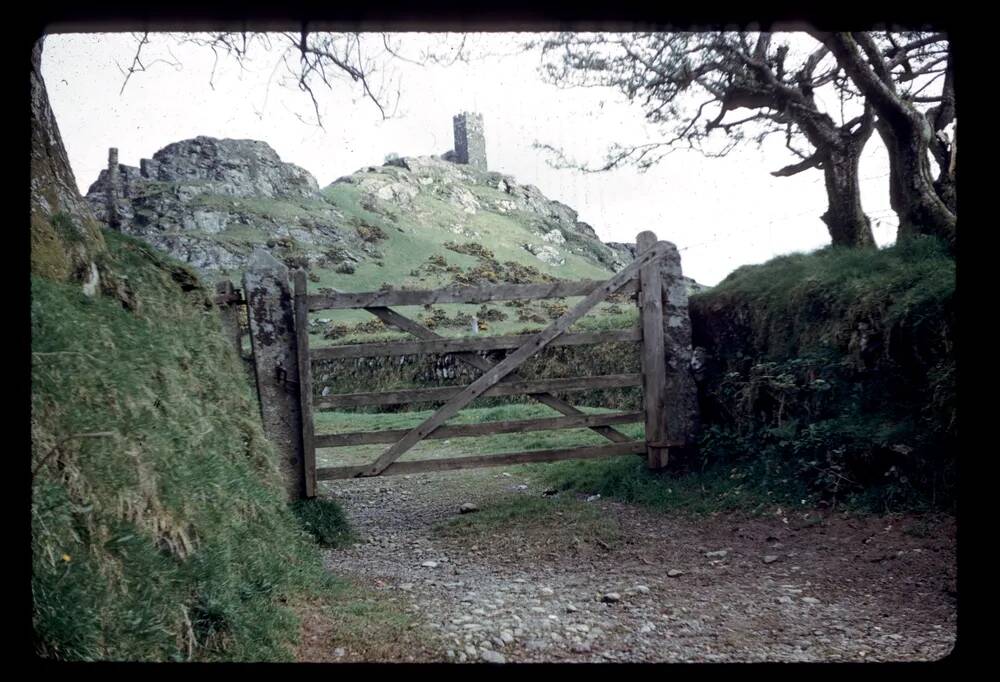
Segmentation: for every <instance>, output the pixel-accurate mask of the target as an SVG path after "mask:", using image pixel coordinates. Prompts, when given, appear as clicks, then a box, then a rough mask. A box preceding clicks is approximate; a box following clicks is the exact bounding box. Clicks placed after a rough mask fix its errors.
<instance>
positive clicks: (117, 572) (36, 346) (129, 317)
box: [31, 232, 402, 661]
mask: <svg viewBox="0 0 1000 682" xmlns="http://www.w3.org/2000/svg"><path fill="white" fill-rule="evenodd" d="M105 237H106V240H107V243H108V249H109V251H108V255H107V257H106V258H107V260H106V261H105V262H104V263H103V265H104V266H106V268H107V271H108V272H110V273H113V276H115V277H117V278H118V279H117V282H118V285H119V286H118V295H117V296H110V295H108V296H98V297H95V298H87V297H86V296H84V295H83V294H82V293H80V291H79V287H76V286H71V285H66V284H61V283H56V282H52V281H50V280H47V279H43V278H39V277H33V278H32V281H31V290H32V300H31V325H32V417H31V429H32V453H31V457H32V500H31V520H32V583H31V588H32V601H33V625H34V647H35V651H36V653H37V654H38V655H40V656H42V657H45V658H54V659H63V660H156V661H162V660H195V661H217V660H242V661H255V660H290V659H292V658H293V657H294V655H295V647H296V644H297V640H298V636H299V626H300V623H299V619H298V617H297V615H296V610H295V608H293V607H295V606H296V605H298V604H301V603H303V602H310V603H325V604H329V605H334V604H336V605H339V608H346V607H347V606H346V605H345V603H343V602H341V601H340V598H339V597H338V596H337V595H342V594H343V593H344V591H345V589H344V588H343V585H342V584H341V583H340V582H338V581H337V580H335V579H333V578H331V577H329V575H328V574H327V573H326V572H325V571H324V570H323V567H322V564H321V561H320V554H319V551H318V548H317V546H316V544H315V543H314V542H313V540H312V538H311V537H310V536H309V535H308V534H307V532H306V531H305V530H304V529H303V525H302V524H301V523H300V522H299V520H297V519H296V517H295V516H294V515H293V513H292V511H291V510H290V509H289V507H288V506H287V505H286V503H285V501H284V499H283V492H282V486H281V485H280V482H279V480H278V471H277V468H276V464H275V460H274V453H273V451H272V450H271V448H270V446H269V444H268V443H267V441H266V440H265V438H264V434H263V432H262V429H261V426H260V421H259V411H258V407H257V405H256V403H255V398H254V397H253V394H252V391H251V387H250V386H249V384H248V382H247V380H246V375H245V373H244V371H243V369H242V367H241V366H240V360H239V359H238V358H237V357H236V355H235V353H234V351H233V349H232V348H231V347H230V346H229V345H228V343H227V341H226V339H225V338H224V337H223V335H222V333H221V331H220V328H219V321H218V317H217V313H216V311H215V310H214V309H213V308H212V306H211V304H210V302H209V299H208V292H207V291H206V290H205V289H203V288H202V287H201V285H200V284H199V283H198V281H197V279H195V278H194V277H193V276H192V275H191V273H190V272H189V271H187V270H185V269H183V268H181V267H180V266H178V265H176V264H174V263H172V262H169V261H167V260H164V259H163V258H162V257H161V256H158V255H156V253H155V252H154V251H152V250H151V249H150V248H149V247H147V246H144V245H142V244H141V243H140V242H138V241H135V240H131V239H128V238H124V237H121V236H120V235H117V234H115V233H110V232H108V233H105ZM326 521H327V528H328V529H329V528H330V527H331V525H330V524H333V525H334V526H336V524H337V523H342V519H341V520H340V521H338V520H337V519H333V520H332V521H331V520H330V519H326ZM351 594H353V595H355V596H356V597H357V598H359V599H360V598H362V596H363V595H361V594H360V593H359V592H358V591H356V590H352V591H351ZM331 608H332V607H331ZM390 624H391V623H390ZM401 629H402V628H401ZM397 634H398V633H397Z"/></svg>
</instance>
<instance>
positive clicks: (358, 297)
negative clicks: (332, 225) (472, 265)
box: [307, 280, 639, 312]
mask: <svg viewBox="0 0 1000 682" xmlns="http://www.w3.org/2000/svg"><path fill="white" fill-rule="evenodd" d="M604 284H605V281H604V280H574V281H567V282H543V283H541V284H491V285H488V286H482V287H450V288H446V289H409V290H408V289H390V290H388V291H363V292H340V293H335V294H311V295H309V296H308V298H307V300H308V302H309V312H315V311H317V310H344V309H351V308H383V307H386V306H406V305H430V304H432V303H486V302H487V301H510V300H527V299H533V298H563V297H568V296H589V295H590V294H591V293H593V291H594V290H595V289H597V288H599V287H601V286H603V285H604ZM638 291H639V283H638V281H636V280H633V281H631V282H627V283H625V284H624V285H622V286H621V287H620V288H619V290H618V293H620V294H627V295H630V296H635V295H636V293H637V292H638Z"/></svg>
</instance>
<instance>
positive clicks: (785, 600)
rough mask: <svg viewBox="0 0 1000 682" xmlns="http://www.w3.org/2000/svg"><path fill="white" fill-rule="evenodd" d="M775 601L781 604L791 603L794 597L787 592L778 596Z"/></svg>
mask: <svg viewBox="0 0 1000 682" xmlns="http://www.w3.org/2000/svg"><path fill="white" fill-rule="evenodd" d="M775 601H777V602H778V603H779V604H791V603H792V598H791V597H789V596H788V595H787V594H783V595H781V596H780V597H778V598H777V599H776V600H775Z"/></svg>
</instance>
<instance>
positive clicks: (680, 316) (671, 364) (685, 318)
mask: <svg viewBox="0 0 1000 682" xmlns="http://www.w3.org/2000/svg"><path fill="white" fill-rule="evenodd" d="M654 243H656V235H654V234H653V233H652V232H643V233H641V234H640V235H639V236H638V238H637V239H636V252H637V253H639V252H641V251H642V250H644V249H645V248H649V246H651V245H652V244H654ZM671 246H672V247H673V248H671V249H670V250H669V251H668V252H667V253H666V255H664V256H663V257H662V258H660V259H659V272H658V273H657V275H658V276H657V277H655V278H651V279H652V281H653V282H656V280H658V282H656V283H658V284H659V286H660V290H661V291H660V297H661V298H660V303H661V306H662V313H661V315H660V318H661V319H662V335H663V336H662V343H661V342H660V340H657V343H656V344H655V346H656V347H657V351H658V352H662V354H663V356H662V362H661V361H660V360H661V359H660V358H656V359H655V360H654V359H649V360H647V361H646V363H645V364H644V370H645V368H646V367H647V366H648V367H650V368H651V369H653V370H654V371H656V372H662V373H663V379H664V381H663V382H662V385H661V387H660V391H661V393H660V395H655V396H651V397H652V399H653V400H655V401H657V402H659V401H662V403H660V404H659V405H658V407H657V411H658V413H659V414H660V415H662V417H661V418H662V420H663V423H661V424H656V425H653V428H652V431H653V433H652V435H653V436H654V437H655V438H656V439H657V442H658V443H663V444H665V445H666V447H667V451H666V453H658V452H654V453H651V457H652V455H660V457H661V459H660V460H659V461H658V462H654V461H653V459H652V458H651V460H650V463H651V465H654V468H655V465H656V464H658V465H659V466H663V465H665V464H666V456H664V455H669V457H670V459H672V460H674V461H677V459H678V458H681V459H684V458H686V457H688V456H690V454H691V453H692V452H693V450H694V448H695V445H696V442H697V436H698V424H699V415H698V387H697V385H696V384H695V380H694V374H693V371H692V369H691V356H692V352H693V351H692V347H691V318H690V315H689V312H688V292H687V286H686V285H685V283H684V279H683V276H682V271H681V257H680V253H679V252H678V251H677V247H676V246H673V245H671ZM643 300H645V297H644V299H643ZM643 333H644V337H645V335H646V334H647V332H646V331H645V330H644V332H643ZM644 344H645V338H644ZM660 349H662V350H660ZM656 383H658V382H654V383H653V384H651V385H653V386H655V385H656ZM647 431H650V425H648V424H647ZM647 440H648V438H647Z"/></svg>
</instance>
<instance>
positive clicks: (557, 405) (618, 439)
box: [365, 308, 629, 443]
mask: <svg viewBox="0 0 1000 682" xmlns="http://www.w3.org/2000/svg"><path fill="white" fill-rule="evenodd" d="M365 311H366V312H369V313H371V314H372V315H374V316H375V317H377V318H378V319H380V320H382V321H383V322H385V323H386V324H388V325H392V326H393V327H395V328H396V329H399V330H401V331H404V332H407V333H409V334H413V335H414V336H416V337H417V338H418V339H424V340H432V339H443V338H445V337H443V336H441V335H440V334H438V333H436V332H434V331H433V330H431V329H429V328H427V327H425V326H424V325H422V324H420V323H419V322H416V321H414V320H411V319H410V318H408V317H406V316H404V315H400V314H399V313H397V312H396V311H395V310H393V309H392V308H365ZM454 357H455V359H456V360H459V361H461V362H464V363H465V364H466V365H468V366H470V367H473V368H475V369H478V370H480V371H483V372H485V371H487V370H489V369H490V368H491V367H493V366H494V365H496V364H497V363H496V362H495V361H493V360H490V359H489V358H485V357H483V356H481V355H477V354H476V353H455V355H454ZM518 380H520V375H519V374H518V373H517V372H512V373H511V374H509V375H508V376H507V377H506V378H505V379H504V381H505V382H507V381H518ZM531 397H532V398H533V399H535V400H537V401H538V402H540V403H542V404H543V405H546V406H548V407H551V408H552V409H553V410H555V411H556V412H559V413H561V414H565V415H574V416H577V415H582V414H585V413H584V412H583V411H582V410H578V409H576V408H575V407H573V406H572V405H570V404H569V403H568V402H566V401H565V400H563V399H562V398H558V397H556V396H554V395H552V394H551V393H532V394H531ZM591 430H592V431H594V432H595V433H597V434H599V435H601V436H603V437H604V438H606V439H607V440H609V441H611V442H612V443H627V442H628V441H629V438H628V436H626V435H625V434H623V433H622V432H621V431H618V430H616V429H615V428H614V427H612V426H593V427H591Z"/></svg>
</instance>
